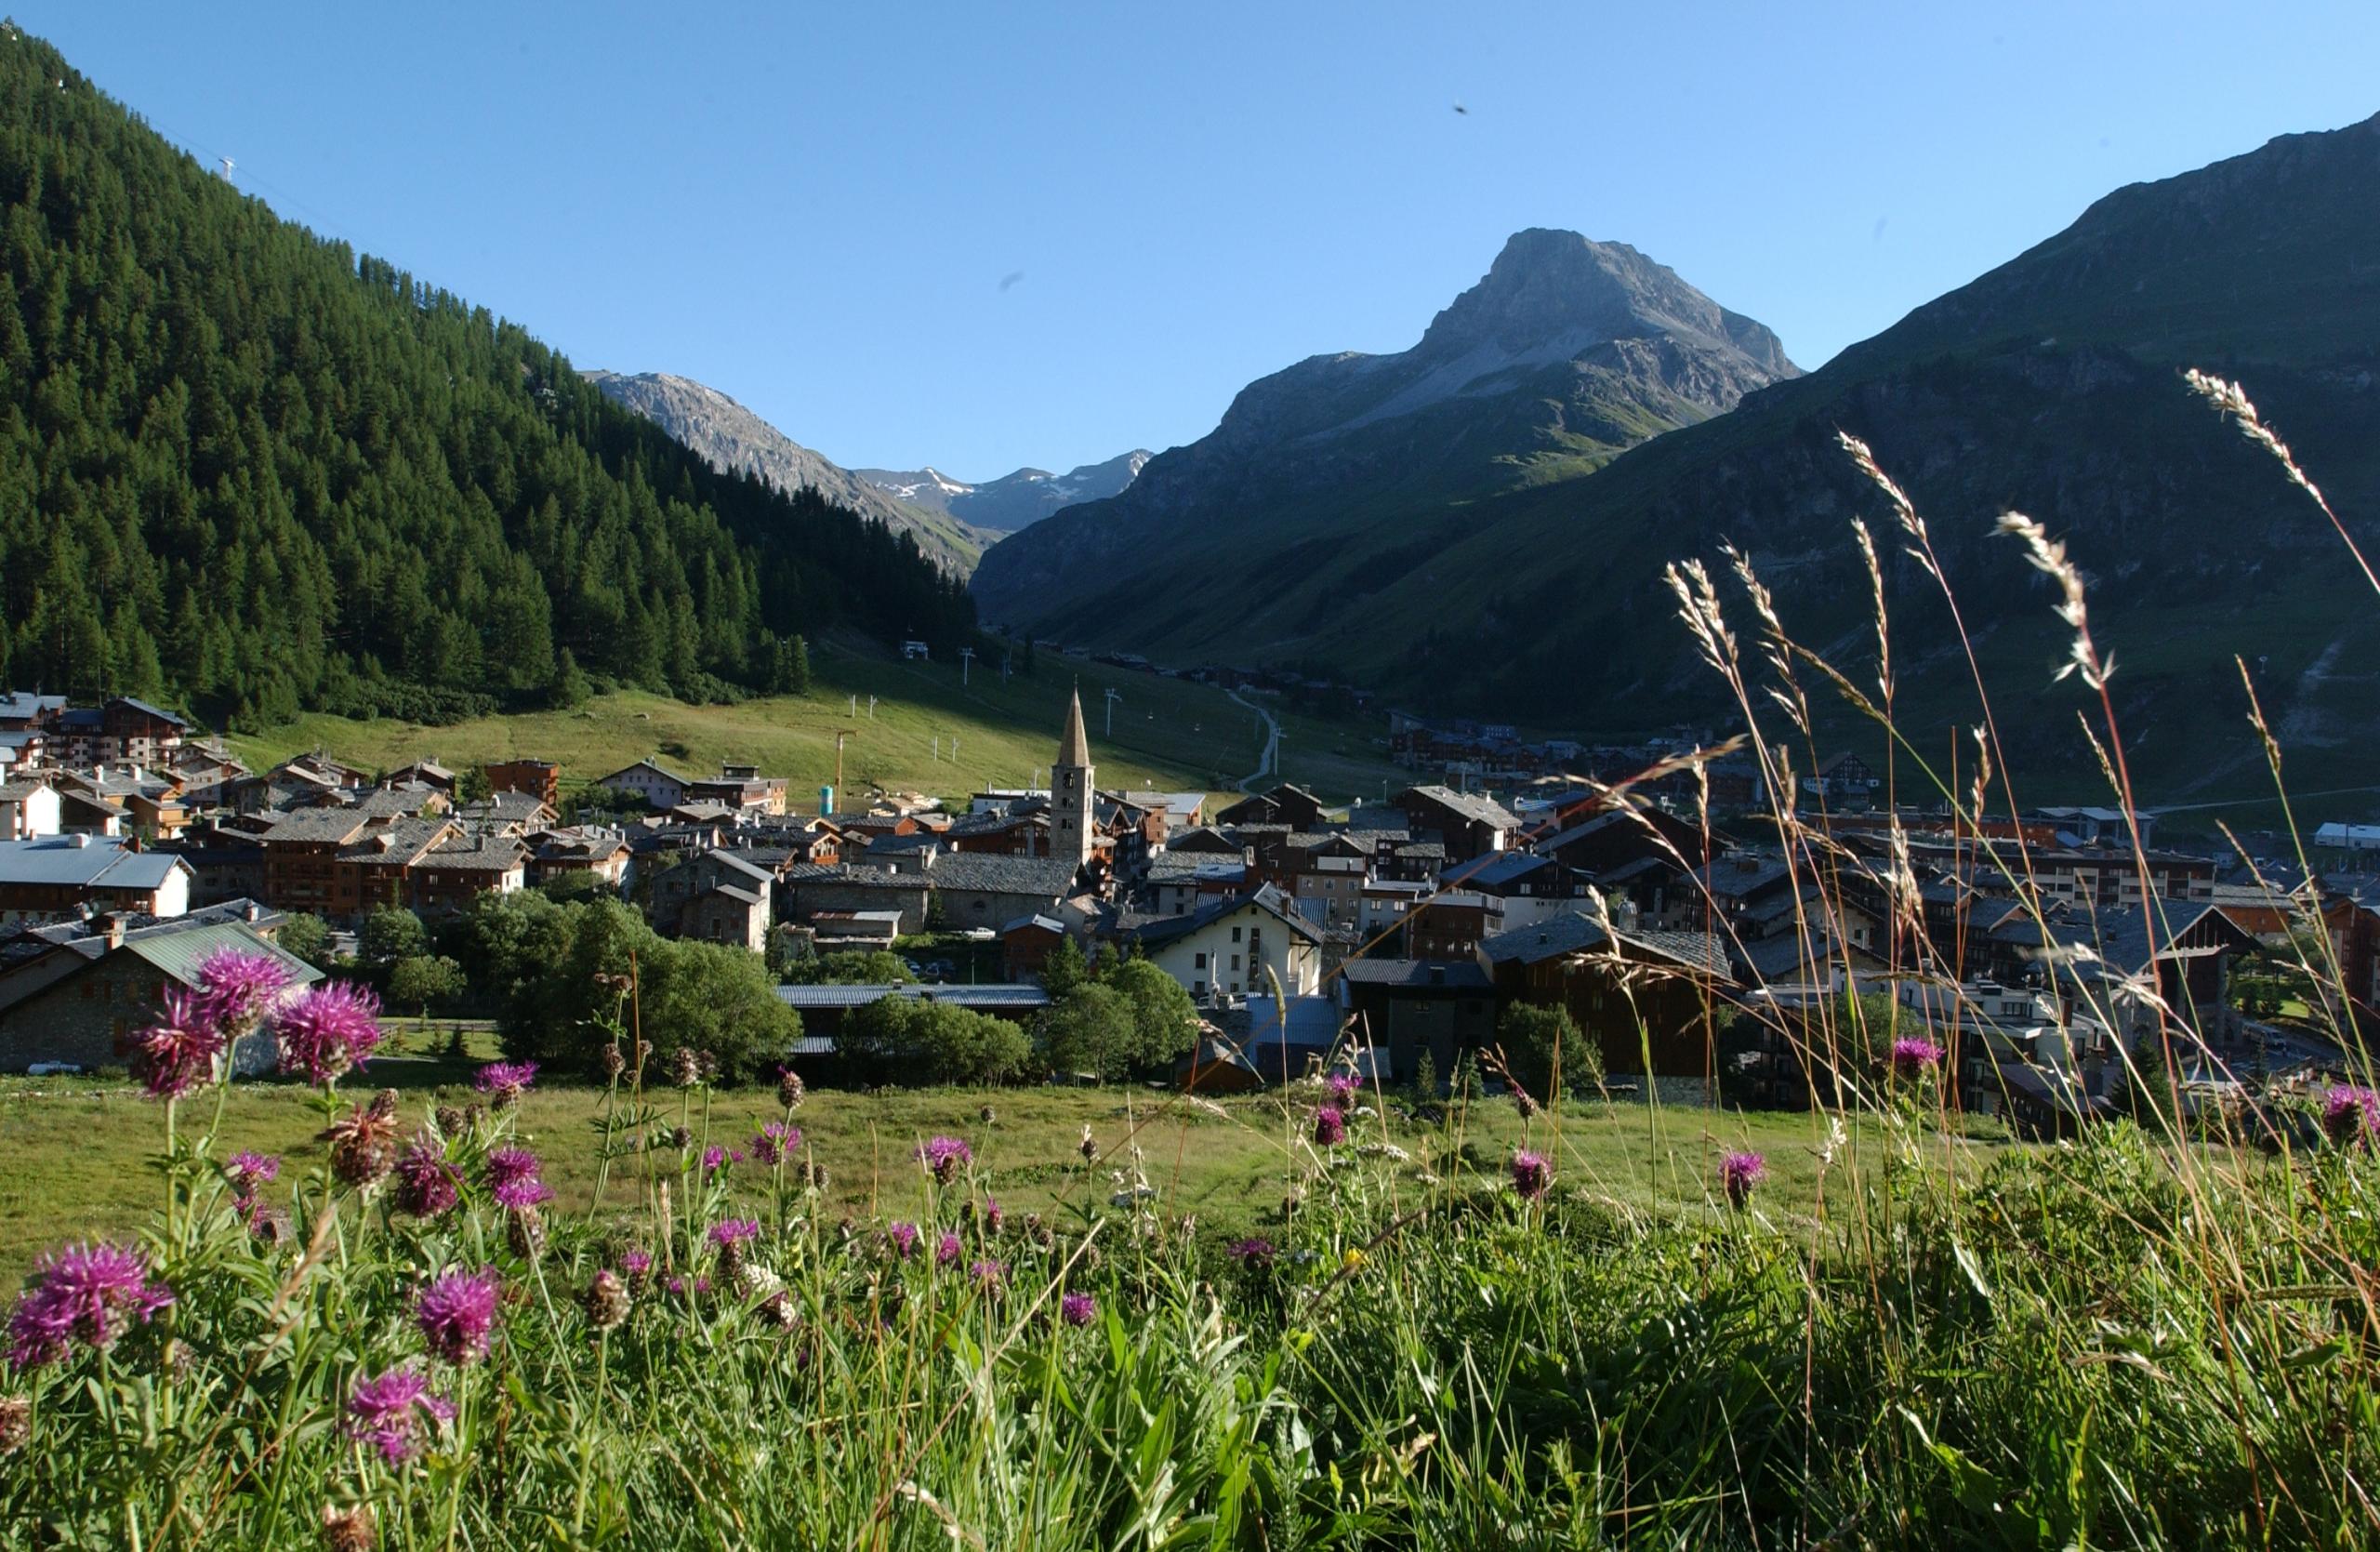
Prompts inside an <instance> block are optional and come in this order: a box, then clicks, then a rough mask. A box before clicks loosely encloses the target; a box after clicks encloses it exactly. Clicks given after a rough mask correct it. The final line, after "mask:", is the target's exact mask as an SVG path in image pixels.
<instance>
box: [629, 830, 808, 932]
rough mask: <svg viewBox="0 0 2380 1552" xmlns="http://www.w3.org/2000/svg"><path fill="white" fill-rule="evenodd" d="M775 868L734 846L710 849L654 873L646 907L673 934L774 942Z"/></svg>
mask: <svg viewBox="0 0 2380 1552" xmlns="http://www.w3.org/2000/svg"><path fill="white" fill-rule="evenodd" d="M775 883H776V880H775V878H774V875H772V873H771V872H770V870H769V869H767V868H765V867H761V866H760V865H758V864H755V863H752V862H748V861H747V860H745V859H744V858H743V857H740V856H736V855H735V854H734V852H731V851H724V850H721V851H710V852H704V853H702V854H700V855H699V856H691V857H688V858H687V859H686V860H685V861H683V862H681V863H679V864H678V865H677V866H676V867H674V868H671V869H667V870H666V871H664V872H662V873H659V874H657V875H655V878H654V880H653V889H652V893H651V895H650V897H649V899H648V900H647V902H646V906H645V912H646V915H647V916H648V917H649V918H650V919H651V921H652V922H653V926H654V930H655V931H656V932H659V933H663V934H665V935H668V936H671V937H693V938H700V939H702V940H703V941H705V942H708V943H735V944H741V945H743V946H744V947H746V948H750V949H752V950H753V951H754V952H756V953H757V952H760V950H762V949H764V948H767V947H768V940H769V922H770V919H771V910H770V902H771V896H772V895H773V894H774V888H775Z"/></svg>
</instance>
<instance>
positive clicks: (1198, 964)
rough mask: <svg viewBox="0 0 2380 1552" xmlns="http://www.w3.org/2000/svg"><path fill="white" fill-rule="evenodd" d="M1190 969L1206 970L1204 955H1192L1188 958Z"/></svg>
mask: <svg viewBox="0 0 2380 1552" xmlns="http://www.w3.org/2000/svg"><path fill="white" fill-rule="evenodd" d="M1190 968H1191V969H1193V970H1204V969H1206V968H1207V956H1206V955H1204V954H1193V955H1192V956H1191V957H1190Z"/></svg>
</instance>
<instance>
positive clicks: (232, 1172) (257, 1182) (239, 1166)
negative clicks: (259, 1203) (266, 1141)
mask: <svg viewBox="0 0 2380 1552" xmlns="http://www.w3.org/2000/svg"><path fill="white" fill-rule="evenodd" d="M279 1174H281V1155H279V1154H277V1153H258V1152H255V1151H254V1150H252V1149H245V1148H244V1149H242V1150H241V1151H240V1152H238V1153H234V1154H233V1155H231V1162H230V1163H228V1164H225V1165H224V1166H223V1177H224V1178H225V1179H227V1180H229V1181H230V1182H231V1189H232V1191H233V1192H234V1193H235V1194H237V1195H240V1196H244V1197H247V1196H254V1195H256V1190H257V1187H259V1186H261V1185H263V1184H264V1183H265V1182H266V1181H268V1180H271V1179H273V1178H275V1177H276V1176H278V1175H279Z"/></svg>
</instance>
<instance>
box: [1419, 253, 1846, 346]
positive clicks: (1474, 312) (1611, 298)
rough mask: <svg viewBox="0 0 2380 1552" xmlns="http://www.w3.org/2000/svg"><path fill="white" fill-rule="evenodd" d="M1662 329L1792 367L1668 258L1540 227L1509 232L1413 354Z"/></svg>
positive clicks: (1773, 340) (1565, 342) (1769, 336)
mask: <svg viewBox="0 0 2380 1552" xmlns="http://www.w3.org/2000/svg"><path fill="white" fill-rule="evenodd" d="M1664 335H1666V336H1670V337H1673V338H1680V339H1684V340H1688V341H1691V342H1693V343H1695V344H1698V345H1702V346H1705V347H1707V348H1710V349H1713V350H1720V351H1735V352H1741V353H1742V354H1744V355H1746V356H1748V357H1750V358H1751V360H1752V363H1753V365H1756V366H1758V367H1759V368H1761V369H1762V370H1764V371H1765V372H1768V373H1771V374H1773V375H1775V376H1777V377H1792V376H1795V375H1797V374H1798V372H1799V368H1797V367H1796V366H1794V365H1793V364H1792V362H1791V361H1789V360H1788V359H1786V355H1785V348H1784V346H1783V344H1782V343H1781V342H1780V341H1779V340H1778V338H1777V336H1776V335H1775V334H1774V333H1772V332H1770V331H1769V329H1768V328H1767V327H1766V326H1765V325H1762V324H1759V323H1756V322H1754V321H1753V320H1752V319H1750V318H1747V317H1744V316H1743V315H1742V314H1740V313H1737V312H1729V311H1727V309H1726V308H1724V307H1721V306H1720V305H1719V304H1718V303H1717V302H1714V301H1712V299H1711V298H1709V297H1706V296H1704V295H1703V294H1702V293H1701V292H1700V291H1698V290H1696V289H1695V288H1694V287H1693V286H1691V285H1687V284H1686V282H1685V281H1683V280H1681V279H1679V278H1678V275H1677V272H1676V271H1674V270H1672V269H1671V268H1670V267H1669V266H1668V265H1666V264H1659V263H1656V262H1655V261H1654V260H1652V259H1647V258H1646V257H1645V255H1643V254H1641V253H1639V252H1637V251H1636V249H1634V248H1633V247H1631V246H1629V245H1627V244H1625V243H1599V242H1596V241H1594V240H1593V239H1592V238H1589V237H1583V236H1581V235H1580V234H1579V233H1578V232H1563V231H1557V230H1554V229H1551V228H1547V227H1531V228H1529V229H1528V230H1527V231H1525V232H1514V234H1513V235H1512V237H1511V238H1509V239H1508V240H1507V241H1506V242H1505V244H1504V246H1503V249H1502V251H1501V252H1500V253H1498V254H1497V255H1496V260H1495V262H1494V263H1493V264H1491V265H1489V266H1488V273H1487V275H1486V276H1485V277H1483V278H1482V279H1481V280H1480V282H1479V284H1477V285H1474V286H1473V287H1472V288H1471V289H1470V290H1468V291H1465V292H1464V293H1462V295H1461V296H1460V297H1457V298H1455V299H1454V301H1453V302H1452V303H1451V304H1449V305H1448V307H1447V309H1446V310H1445V311H1444V312H1440V313H1439V314H1438V315H1437V317H1436V318H1435V319H1434V320H1432V321H1431V324H1430V327H1429V329H1428V331H1427V332H1426V333H1424V334H1423V335H1422V337H1421V345H1420V346H1419V347H1418V348H1417V352H1416V353H1417V354H1421V355H1425V356H1428V357H1431V358H1447V357H1453V356H1459V355H1462V354H1465V353H1467V352H1474V351H1478V350H1481V349H1483V348H1484V349H1487V350H1490V351H1493V352H1497V353H1500V354H1504V355H1522V354H1527V353H1532V352H1544V351H1546V350H1548V349H1551V348H1558V349H1560V350H1563V351H1567V352H1577V351H1580V350H1583V349H1586V348H1587V347H1590V346H1593V345H1596V344H1601V343H1604V342H1606V341H1609V340H1618V339H1640V338H1653V337H1658V336H1664Z"/></svg>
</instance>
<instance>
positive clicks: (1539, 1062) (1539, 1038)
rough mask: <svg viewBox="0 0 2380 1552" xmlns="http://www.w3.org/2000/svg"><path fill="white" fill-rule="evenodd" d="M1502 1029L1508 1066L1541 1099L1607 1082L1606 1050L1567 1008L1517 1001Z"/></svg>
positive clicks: (1498, 1029)
mask: <svg viewBox="0 0 2380 1552" xmlns="http://www.w3.org/2000/svg"><path fill="white" fill-rule="evenodd" d="M1496 1034H1497V1038H1498V1040H1499V1041H1500V1042H1501V1044H1502V1046H1503V1050H1504V1065H1505V1068H1507V1069H1508V1070H1509V1071H1510V1072H1511V1073H1512V1075H1513V1078H1514V1081H1517V1082H1518V1083H1520V1084H1521V1086H1522V1087H1524V1088H1526V1089H1527V1090H1528V1091H1529V1093H1530V1094H1534V1095H1536V1096H1537V1097H1538V1098H1540V1099H1544V1100H1554V1099H1558V1098H1560V1097H1561V1095H1562V1094H1563V1093H1570V1094H1578V1093H1582V1092H1591V1091H1593V1090H1594V1089H1598V1088H1601V1087H1602V1086H1603V1076H1604V1074H1603V1053H1602V1052H1601V1051H1600V1050H1598V1049H1597V1048H1596V1046H1595V1043H1594V1042H1593V1041H1591V1040H1588V1039H1587V1038H1586V1037H1585V1036H1584V1035H1583V1034H1581V1033H1580V1030H1579V1026H1578V1025H1577V1024H1576V1023H1575V1022H1573V1021H1572V1020H1571V1017H1570V1013H1569V1010H1568V1009H1567V1008H1560V1007H1545V1006H1540V1005H1539V1004H1536V1003H1531V1002H1515V1003H1514V1004H1513V1005H1512V1006H1510V1007H1508V1008H1506V1009H1505V1010H1504V1015H1503V1017H1501V1019H1499V1020H1497V1023H1496Z"/></svg>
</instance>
